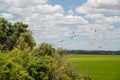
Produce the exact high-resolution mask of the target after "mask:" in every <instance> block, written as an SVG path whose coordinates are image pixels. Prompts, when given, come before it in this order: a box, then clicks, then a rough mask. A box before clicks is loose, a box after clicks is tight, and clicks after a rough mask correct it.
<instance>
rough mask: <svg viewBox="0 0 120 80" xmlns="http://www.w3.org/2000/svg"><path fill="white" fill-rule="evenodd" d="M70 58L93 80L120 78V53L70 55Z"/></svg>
mask: <svg viewBox="0 0 120 80" xmlns="http://www.w3.org/2000/svg"><path fill="white" fill-rule="evenodd" d="M69 60H70V61H71V63H72V64H73V65H74V67H75V68H76V69H77V70H78V71H80V72H81V73H82V74H85V75H89V76H90V77H91V79H92V80H120V55H70V56H69Z"/></svg>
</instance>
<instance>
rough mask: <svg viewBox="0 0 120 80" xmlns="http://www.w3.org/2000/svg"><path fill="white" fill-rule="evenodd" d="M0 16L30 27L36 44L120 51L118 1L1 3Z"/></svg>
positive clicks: (9, 0)
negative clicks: (45, 43) (43, 43)
mask: <svg viewBox="0 0 120 80" xmlns="http://www.w3.org/2000/svg"><path fill="white" fill-rule="evenodd" d="M0 14H1V15H2V16H4V17H5V18H6V19H7V20H9V21H11V22H13V23H14V22H16V21H22V22H24V23H27V24H29V29H30V30H31V31H32V35H33V36H34V38H35V40H36V42H37V43H38V44H39V43H41V42H49V43H51V44H53V45H54V46H55V47H63V48H66V49H82V50H120V0H0Z"/></svg>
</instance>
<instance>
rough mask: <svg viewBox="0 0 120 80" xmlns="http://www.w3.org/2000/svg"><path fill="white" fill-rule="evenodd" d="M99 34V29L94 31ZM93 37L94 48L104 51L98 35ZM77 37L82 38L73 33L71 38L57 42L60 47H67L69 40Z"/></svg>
mask: <svg viewBox="0 0 120 80" xmlns="http://www.w3.org/2000/svg"><path fill="white" fill-rule="evenodd" d="M32 31H34V30H32ZM41 31H42V30H41ZM43 31H44V30H43ZM98 32H99V29H95V30H93V33H98ZM93 36H95V37H94V38H93V39H92V44H93V45H94V46H96V47H97V48H99V49H102V48H103V47H102V46H101V45H100V44H99V39H98V38H97V37H98V35H93ZM77 37H80V36H79V33H76V32H72V33H71V36H69V37H68V38H66V39H60V40H56V42H57V43H58V44H60V45H65V44H66V42H67V41H68V40H72V39H74V38H77ZM47 41H48V39H46V40H45V42H47Z"/></svg>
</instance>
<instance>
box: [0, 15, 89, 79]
mask: <svg viewBox="0 0 120 80" xmlns="http://www.w3.org/2000/svg"><path fill="white" fill-rule="evenodd" d="M27 27H28V25H26V24H24V23H22V22H16V23H14V24H12V23H10V22H8V21H7V20H6V19H4V18H2V17H1V18H0V80H89V78H86V77H82V76H80V74H79V73H78V72H77V71H76V70H75V69H73V68H72V67H71V65H70V64H69V62H67V60H66V57H65V55H64V50H62V49H57V50H55V48H53V47H52V45H50V44H48V43H41V44H40V45H39V46H38V47H35V44H36V43H35V41H34V39H33V37H32V36H31V32H30V31H29V30H28V29H27Z"/></svg>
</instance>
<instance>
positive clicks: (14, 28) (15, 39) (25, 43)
mask: <svg viewBox="0 0 120 80" xmlns="http://www.w3.org/2000/svg"><path fill="white" fill-rule="evenodd" d="M27 27H28V25H27V24H24V23H22V22H16V23H14V24H12V23H10V22H8V21H7V20H6V19H4V18H3V17H1V18H0V50H1V51H10V50H12V49H13V48H15V47H16V48H19V49H24V48H25V47H28V48H30V49H32V48H33V47H34V46H35V41H34V39H33V37H32V36H31V33H30V31H29V30H28V29H27Z"/></svg>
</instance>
